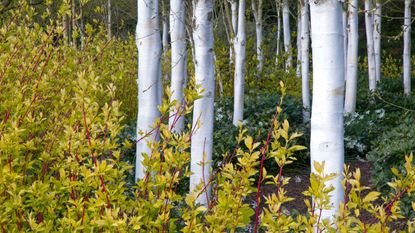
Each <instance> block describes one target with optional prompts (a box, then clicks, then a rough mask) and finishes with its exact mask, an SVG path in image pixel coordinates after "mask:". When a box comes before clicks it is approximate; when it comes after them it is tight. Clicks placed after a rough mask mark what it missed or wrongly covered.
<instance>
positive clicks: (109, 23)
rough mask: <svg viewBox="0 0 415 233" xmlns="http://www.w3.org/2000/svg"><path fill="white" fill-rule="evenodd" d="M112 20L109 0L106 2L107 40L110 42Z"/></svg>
mask: <svg viewBox="0 0 415 233" xmlns="http://www.w3.org/2000/svg"><path fill="white" fill-rule="evenodd" d="M111 25H112V19H111V0H108V1H107V36H108V40H111V37H112V31H111Z"/></svg>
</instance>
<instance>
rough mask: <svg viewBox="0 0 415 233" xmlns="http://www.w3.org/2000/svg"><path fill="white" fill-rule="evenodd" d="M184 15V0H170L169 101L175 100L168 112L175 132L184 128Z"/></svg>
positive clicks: (185, 74) (185, 73)
mask: <svg viewBox="0 0 415 233" xmlns="http://www.w3.org/2000/svg"><path fill="white" fill-rule="evenodd" d="M185 17H186V15H185V3H184V0H171V1H170V27H171V31H170V35H171V92H172V95H171V101H176V107H175V108H174V110H173V111H172V112H171V113H170V118H169V126H170V128H171V129H173V131H174V132H177V133H180V132H181V131H182V130H183V128H184V118H183V117H182V116H180V106H182V105H183V104H184V96H183V91H184V88H185V86H186V80H187V72H186V68H187V67H186V61H187V59H186V53H187V51H186V25H185V21H186V18H185Z"/></svg>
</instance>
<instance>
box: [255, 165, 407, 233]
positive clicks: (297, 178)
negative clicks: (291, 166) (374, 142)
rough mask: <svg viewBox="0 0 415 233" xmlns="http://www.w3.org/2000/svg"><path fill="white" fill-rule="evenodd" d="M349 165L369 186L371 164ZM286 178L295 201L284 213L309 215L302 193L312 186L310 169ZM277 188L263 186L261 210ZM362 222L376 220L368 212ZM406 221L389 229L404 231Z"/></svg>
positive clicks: (288, 193) (286, 187)
mask: <svg viewBox="0 0 415 233" xmlns="http://www.w3.org/2000/svg"><path fill="white" fill-rule="evenodd" d="M347 164H349V165H350V171H355V170H356V169H357V168H360V172H361V180H360V182H361V185H364V186H369V187H371V185H370V180H371V177H372V174H371V167H372V166H371V164H370V162H364V161H358V160H356V161H351V162H348V163H347ZM285 176H287V177H291V179H290V182H289V183H288V184H287V185H286V186H285V190H286V191H287V194H286V196H288V197H292V198H295V200H294V201H291V202H288V203H285V204H284V205H283V210H284V209H285V210H284V211H289V212H290V213H291V214H294V213H300V214H306V213H307V207H306V205H305V203H304V196H303V195H302V192H303V191H305V190H306V189H308V187H309V185H310V181H309V176H310V170H309V168H304V169H296V170H295V171H287V172H285ZM370 191H373V189H372V188H371V189H370V190H366V191H365V192H364V193H363V194H362V196H363V197H364V196H365V195H366V194H367V193H368V192H370ZM275 192H276V187H275V186H274V185H263V186H261V198H262V199H261V204H260V210H262V209H263V208H264V207H266V204H265V198H264V197H266V196H268V195H270V194H272V193H275ZM255 200H256V193H252V195H251V197H250V201H251V203H255ZM378 204H381V200H379V203H378ZM361 220H362V221H363V222H367V223H370V222H371V221H373V220H374V217H373V216H371V215H370V214H369V213H367V212H363V213H362V214H361ZM406 222H407V220H406V219H402V220H400V221H393V222H392V223H390V224H389V227H390V228H391V230H403V229H405V226H406Z"/></svg>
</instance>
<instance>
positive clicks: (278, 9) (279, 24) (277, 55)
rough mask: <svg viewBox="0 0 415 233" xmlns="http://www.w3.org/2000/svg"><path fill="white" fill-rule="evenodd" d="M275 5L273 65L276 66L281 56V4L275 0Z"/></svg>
mask: <svg viewBox="0 0 415 233" xmlns="http://www.w3.org/2000/svg"><path fill="white" fill-rule="evenodd" d="M276 4H277V51H276V58H275V63H276V64H278V59H279V56H280V55H281V4H280V2H279V0H276Z"/></svg>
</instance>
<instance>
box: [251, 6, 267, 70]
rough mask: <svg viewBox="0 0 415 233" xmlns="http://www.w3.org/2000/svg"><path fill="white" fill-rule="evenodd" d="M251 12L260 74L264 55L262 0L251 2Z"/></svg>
mask: <svg viewBox="0 0 415 233" xmlns="http://www.w3.org/2000/svg"><path fill="white" fill-rule="evenodd" d="M251 7H252V12H253V14H254V19H255V32H256V56H257V60H258V67H257V69H258V73H262V69H263V66H264V55H263V52H262V29H263V27H262V25H263V22H262V0H251Z"/></svg>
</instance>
